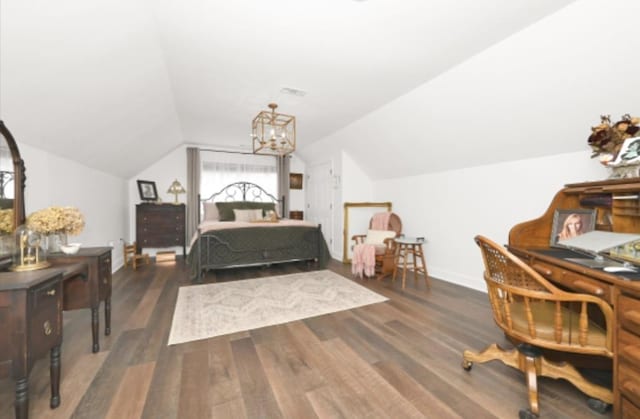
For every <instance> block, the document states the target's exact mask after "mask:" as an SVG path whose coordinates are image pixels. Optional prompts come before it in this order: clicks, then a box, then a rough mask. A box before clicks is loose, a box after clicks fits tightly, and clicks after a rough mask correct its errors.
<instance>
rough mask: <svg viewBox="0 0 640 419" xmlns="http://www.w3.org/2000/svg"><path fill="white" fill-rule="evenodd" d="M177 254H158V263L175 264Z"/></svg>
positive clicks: (170, 252) (173, 252)
mask: <svg viewBox="0 0 640 419" xmlns="http://www.w3.org/2000/svg"><path fill="white" fill-rule="evenodd" d="M175 260H176V252H175V251H174V250H167V251H162V252H157V253H156V263H162V262H175Z"/></svg>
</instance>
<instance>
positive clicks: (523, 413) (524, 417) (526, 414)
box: [518, 409, 538, 419]
mask: <svg viewBox="0 0 640 419" xmlns="http://www.w3.org/2000/svg"><path fill="white" fill-rule="evenodd" d="M518 417H519V418H520V419H537V418H538V415H536V414H534V413H532V412H531V410H529V409H520V411H519V412H518Z"/></svg>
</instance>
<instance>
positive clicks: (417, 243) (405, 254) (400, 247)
mask: <svg viewBox="0 0 640 419" xmlns="http://www.w3.org/2000/svg"><path fill="white" fill-rule="evenodd" d="M394 240H395V242H396V256H395V260H394V264H393V276H392V277H391V278H392V280H393V281H395V280H396V273H397V272H398V265H399V264H400V258H402V288H403V289H404V286H405V282H406V278H407V268H413V278H414V280H416V281H417V280H418V274H419V273H421V274H423V275H424V283H425V285H426V286H429V274H428V273H427V264H426V262H425V261H424V252H423V251H422V244H423V243H424V242H425V240H424V237H404V236H400V237H396V238H395V239H394ZM409 255H411V260H410V261H408V260H407V259H409ZM418 261H420V262H422V266H420V264H419V263H418Z"/></svg>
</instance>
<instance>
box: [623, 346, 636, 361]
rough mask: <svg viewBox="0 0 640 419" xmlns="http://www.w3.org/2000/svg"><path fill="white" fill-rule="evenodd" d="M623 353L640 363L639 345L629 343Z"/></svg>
mask: <svg viewBox="0 0 640 419" xmlns="http://www.w3.org/2000/svg"><path fill="white" fill-rule="evenodd" d="M622 355H623V356H624V357H625V358H627V359H629V361H633V362H634V363H636V364H639V363H640V348H639V347H637V346H632V345H627V346H625V347H624V349H623V350H622Z"/></svg>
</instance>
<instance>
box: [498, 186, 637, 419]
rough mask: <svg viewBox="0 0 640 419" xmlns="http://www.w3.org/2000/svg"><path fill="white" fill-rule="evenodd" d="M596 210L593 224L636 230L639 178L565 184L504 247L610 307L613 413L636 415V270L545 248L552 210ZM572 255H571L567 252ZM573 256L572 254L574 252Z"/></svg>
mask: <svg viewBox="0 0 640 419" xmlns="http://www.w3.org/2000/svg"><path fill="white" fill-rule="evenodd" d="M578 208H583V209H595V210H596V211H597V213H596V214H597V216H596V229H597V230H603V231H613V232H618V233H636V234H638V233H640V178H630V179H617V180H607V181H600V182H588V183H576V184H568V185H566V186H565V187H564V188H563V189H561V190H560V191H559V192H558V193H557V194H556V195H555V197H554V198H553V201H552V202H551V205H550V206H549V208H548V209H547V211H546V212H545V213H544V215H542V217H540V218H537V219H535V220H531V221H526V222H523V223H521V224H517V225H515V226H514V227H513V228H512V229H511V231H510V232H509V249H510V250H511V251H512V252H513V253H514V254H516V255H518V256H519V257H521V258H522V259H523V260H524V261H525V262H526V263H528V264H529V265H530V266H531V267H532V268H534V269H535V270H536V271H537V272H539V273H540V274H542V275H543V276H544V277H546V278H547V279H549V280H551V281H552V282H554V283H555V284H557V285H559V286H561V287H563V288H566V289H569V290H573V291H575V292H580V293H587V294H592V295H596V296H599V297H601V298H602V299H604V300H606V301H607V302H609V303H610V304H611V305H612V306H613V308H614V312H615V331H614V359H613V378H614V380H613V391H614V417H616V418H639V417H640V274H638V273H635V274H634V273H624V274H617V275H615V274H611V273H607V272H605V271H603V270H601V269H595V268H589V267H586V266H583V265H578V264H576V263H572V262H569V261H567V260H565V259H563V252H565V253H571V251H569V250H566V251H565V250H563V249H555V248H550V246H549V240H550V236H551V231H552V224H553V218H554V213H555V210H556V209H578ZM567 256H571V255H567ZM573 257H575V256H573Z"/></svg>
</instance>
